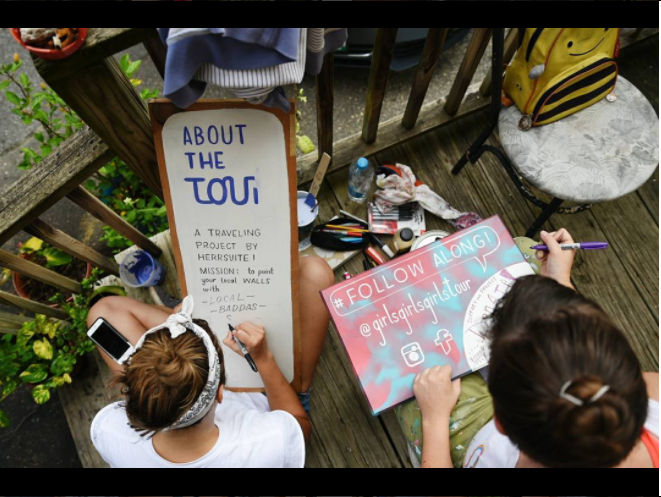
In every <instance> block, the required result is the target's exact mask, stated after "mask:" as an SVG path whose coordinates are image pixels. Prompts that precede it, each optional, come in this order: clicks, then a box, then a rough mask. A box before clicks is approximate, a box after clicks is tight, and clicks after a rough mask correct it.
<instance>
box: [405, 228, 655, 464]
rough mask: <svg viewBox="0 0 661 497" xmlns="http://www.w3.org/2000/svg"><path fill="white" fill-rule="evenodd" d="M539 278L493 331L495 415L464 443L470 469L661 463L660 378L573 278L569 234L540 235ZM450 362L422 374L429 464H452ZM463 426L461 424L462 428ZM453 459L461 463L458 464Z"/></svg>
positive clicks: (509, 298)
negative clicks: (565, 246) (543, 250)
mask: <svg viewBox="0 0 661 497" xmlns="http://www.w3.org/2000/svg"><path fill="white" fill-rule="evenodd" d="M541 238H542V242H543V243H544V244H546V245H547V246H548V248H549V251H548V253H544V254H538V258H540V259H541V261H542V275H543V276H526V277H523V278H521V279H519V280H517V281H516V283H515V284H514V285H513V287H512V289H511V290H510V292H509V293H508V294H507V295H505V297H504V298H503V299H502V300H501V301H500V303H499V304H498V305H497V307H496V310H495V312H494V314H493V323H492V328H491V339H492V343H491V359H490V363H489V370H488V378H489V385H488V390H489V393H490V394H491V397H492V398H493V411H494V416H493V419H492V420H491V421H489V422H487V423H486V424H485V425H484V427H482V428H481V429H479V431H478V432H477V434H476V435H475V436H474V437H473V438H472V441H468V442H466V446H467V450H466V451H465V455H464V457H463V466H464V467H657V468H658V466H659V377H658V373H643V372H642V371H641V368H640V364H639V363H638V360H637V358H636V355H635V353H634V351H633V350H632V348H631V346H630V345H629V343H628V342H627V339H626V337H625V336H624V334H623V333H622V331H621V330H619V329H618V328H617V326H616V325H615V324H614V323H613V322H612V321H611V319H610V318H609V317H608V315H606V313H605V312H604V311H603V310H602V309H601V308H600V307H599V306H598V305H597V304H596V303H595V302H593V301H591V300H589V299H587V298H585V297H583V296H581V295H579V294H578V293H576V291H575V290H574V288H573V287H572V285H571V282H570V272H571V267H572V264H573V260H574V251H573V250H566V251H563V250H562V249H561V248H560V247H559V245H558V244H559V243H573V241H572V239H571V236H570V235H569V233H567V231H566V230H564V229H561V230H559V231H558V232H555V233H546V232H544V231H542V233H541ZM450 378H451V371H450V367H449V366H445V367H442V368H441V367H435V368H431V369H427V370H425V371H423V372H422V373H421V374H420V375H418V377H416V379H415V383H414V385H413V391H414V393H415V396H416V398H417V401H418V404H419V407H420V410H421V412H422V426H423V432H424V447H423V449H422V466H423V467H451V466H452V459H453V457H451V454H453V452H456V451H457V450H458V448H459V447H458V444H457V443H456V442H455V441H453V442H452V443H451V439H450V435H449V433H450V429H449V427H452V428H456V427H455V426H454V425H456V424H461V422H462V421H461V420H460V419H456V420H453V421H452V422H451V417H452V416H451V413H452V411H453V408H454V407H455V404H456V403H457V400H458V398H459V396H460V393H461V387H460V381H459V380H455V381H451V380H450ZM458 429H459V430H461V426H459V427H458ZM455 465H457V464H456V461H455Z"/></svg>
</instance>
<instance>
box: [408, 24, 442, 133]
mask: <svg viewBox="0 0 661 497" xmlns="http://www.w3.org/2000/svg"><path fill="white" fill-rule="evenodd" d="M448 29H449V28H429V33H428V34H427V39H426V40H425V47H424V48H423V49H422V55H421V57H420V63H419V64H418V68H417V69H416V71H415V76H414V77H413V84H412V85H411V94H410V95H409V101H408V102H407V104H406V110H405V111H404V119H402V126H404V127H405V128H406V129H411V128H412V127H413V126H415V122H416V121H417V120H418V114H419V113H420V108H421V107H422V102H423V101H424V100H425V95H426V94H427V89H428V88H429V82H430V81H431V78H432V76H433V75H434V70H435V69H436V64H437V63H438V58H439V57H440V56H441V50H443V44H444V43H445V37H446V36H447V34H448Z"/></svg>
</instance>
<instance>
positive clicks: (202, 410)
mask: <svg viewBox="0 0 661 497" xmlns="http://www.w3.org/2000/svg"><path fill="white" fill-rule="evenodd" d="M192 314H193V297H191V296H190V295H189V296H187V297H186V298H185V299H184V301H183V303H182V305H181V311H180V312H178V313H176V314H172V315H171V316H169V317H168V319H167V321H165V323H163V324H161V325H158V326H156V327H154V328H152V329H151V330H148V331H147V332H145V334H144V335H142V336H141V337H140V340H138V343H137V344H136V346H135V352H137V351H138V350H140V347H142V346H143V344H144V343H145V338H147V336H148V335H150V334H152V333H155V332H157V331H159V330H162V329H163V328H168V329H169V330H170V336H171V337H172V338H177V337H178V336H179V335H182V334H183V333H186V331H191V332H193V333H195V334H196V335H197V336H198V337H200V338H201V339H202V342H203V343H204V346H205V347H206V349H207V355H208V356H209V378H208V379H207V383H206V385H205V386H204V389H203V390H202V393H201V394H200V396H199V397H198V398H197V400H196V401H195V403H194V404H193V405H192V406H191V408H190V409H189V410H188V411H186V412H185V413H184V414H183V416H181V417H180V418H179V419H178V420H177V421H175V422H174V423H172V425H170V426H169V427H168V428H167V429H168V430H176V429H177V428H185V427H187V426H190V425H192V424H193V423H196V422H197V421H199V420H200V419H202V418H203V417H204V416H206V415H207V413H208V412H209V409H210V408H211V406H212V405H213V399H215V398H216V393H217V392H218V386H219V385H220V359H219V358H218V352H217V351H216V347H214V345H213V342H212V341H211V337H210V336H209V334H208V333H207V332H206V331H204V330H203V329H202V328H200V327H199V326H198V325H196V324H195V323H193V318H192V317H191V316H192ZM135 352H133V354H131V355H135ZM130 360H131V359H130V358H129V362H130Z"/></svg>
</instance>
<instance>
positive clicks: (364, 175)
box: [349, 157, 374, 204]
mask: <svg viewBox="0 0 661 497" xmlns="http://www.w3.org/2000/svg"><path fill="white" fill-rule="evenodd" d="M373 179H374V168H373V167H372V165H371V164H370V162H369V161H368V160H367V159H366V158H365V157H361V158H359V159H358V160H357V161H354V162H353V163H352V164H351V167H350V168H349V199H350V200H352V201H354V202H358V203H359V204H362V203H363V202H365V200H367V195H369V192H370V190H371V188H372V180H373Z"/></svg>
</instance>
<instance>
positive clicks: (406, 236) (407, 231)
mask: <svg viewBox="0 0 661 497" xmlns="http://www.w3.org/2000/svg"><path fill="white" fill-rule="evenodd" d="M399 237H400V238H401V239H402V240H403V241H405V242H410V241H411V240H413V230H412V229H411V228H402V229H401V230H400V232H399Z"/></svg>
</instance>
